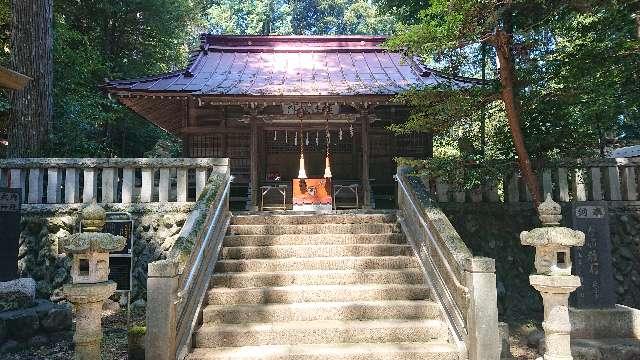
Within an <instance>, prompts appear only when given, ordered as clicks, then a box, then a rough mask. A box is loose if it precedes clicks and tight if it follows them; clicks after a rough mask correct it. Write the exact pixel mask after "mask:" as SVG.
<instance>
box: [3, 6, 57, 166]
mask: <svg viewBox="0 0 640 360" xmlns="http://www.w3.org/2000/svg"><path fill="white" fill-rule="evenodd" d="M52 4H53V2H52V0H12V1H11V15H12V19H13V24H12V27H11V68H12V69H13V70H15V71H18V72H20V73H22V74H24V75H27V76H30V77H31V78H32V79H33V80H32V81H30V82H29V83H28V84H27V86H26V87H25V88H24V89H23V90H20V91H13V92H11V94H10V95H9V101H10V104H11V110H10V112H9V149H8V157H39V156H43V155H44V147H45V144H46V142H47V135H48V134H49V129H50V127H51V121H52V116H53V115H52V114H53V96H52V90H53V29H52Z"/></svg>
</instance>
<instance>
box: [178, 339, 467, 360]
mask: <svg viewBox="0 0 640 360" xmlns="http://www.w3.org/2000/svg"><path fill="white" fill-rule="evenodd" d="M187 359H188V360H328V359H330V360H459V359H462V358H461V357H459V356H458V353H457V352H456V350H455V348H454V347H453V346H452V345H450V344H446V343H438V342H428V343H397V344H372V343H359V344H302V345H262V346H244V347H225V348H217V349H207V348H196V349H194V350H193V352H192V353H191V354H190V355H189V357H188V358H187Z"/></svg>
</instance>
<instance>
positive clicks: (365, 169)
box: [360, 114, 371, 209]
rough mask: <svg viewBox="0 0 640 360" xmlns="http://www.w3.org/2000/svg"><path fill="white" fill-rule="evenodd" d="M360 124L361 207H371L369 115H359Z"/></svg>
mask: <svg viewBox="0 0 640 360" xmlns="http://www.w3.org/2000/svg"><path fill="white" fill-rule="evenodd" d="M360 123H361V125H362V131H361V132H362V177H361V179H362V207H363V208H365V209H368V208H370V207H371V186H370V185H369V115H368V114H362V115H361V116H360Z"/></svg>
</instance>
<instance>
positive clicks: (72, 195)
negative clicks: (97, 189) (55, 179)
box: [64, 168, 80, 204]
mask: <svg viewBox="0 0 640 360" xmlns="http://www.w3.org/2000/svg"><path fill="white" fill-rule="evenodd" d="M79 199H80V173H79V172H78V169H76V168H67V169H66V170H65V178H64V202H65V203H67V204H75V203H77V202H78V200H79Z"/></svg>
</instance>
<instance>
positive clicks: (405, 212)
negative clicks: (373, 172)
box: [396, 168, 500, 360]
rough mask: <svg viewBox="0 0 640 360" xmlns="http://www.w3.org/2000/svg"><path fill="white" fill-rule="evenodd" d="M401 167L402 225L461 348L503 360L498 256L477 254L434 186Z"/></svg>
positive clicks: (482, 358) (486, 359) (476, 357)
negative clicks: (436, 199)
mask: <svg viewBox="0 0 640 360" xmlns="http://www.w3.org/2000/svg"><path fill="white" fill-rule="evenodd" d="M407 173H408V170H407V169H402V168H399V169H398V174H397V175H396V180H397V182H398V207H399V210H400V223H401V225H402V229H403V231H404V233H405V234H406V236H407V239H408V240H409V243H410V244H411V246H412V247H413V249H414V251H415V253H416V255H417V256H418V259H419V261H420V264H421V266H422V269H423V271H424V274H425V279H426V281H427V283H428V285H429V286H430V288H432V289H433V295H434V296H435V298H436V300H437V301H438V302H439V303H441V304H442V309H443V317H444V318H445V319H446V321H447V323H448V325H449V328H450V330H451V334H452V337H453V339H454V341H455V343H456V344H457V346H458V349H459V351H461V352H465V353H467V354H468V358H469V359H470V360H497V359H499V358H500V341H499V333H498V307H497V293H496V274H495V261H494V259H490V258H484V257H476V256H473V254H472V253H471V251H470V250H469V248H468V247H467V246H466V245H465V243H464V242H463V240H462V238H460V235H458V233H457V232H456V230H455V229H454V227H453V225H451V223H450V222H449V220H448V219H447V217H446V216H445V214H444V213H443V212H442V211H441V210H440V209H438V208H437V207H436V206H434V205H432V204H431V202H430V199H429V197H428V196H429V189H428V188H427V187H425V186H424V183H423V182H422V181H421V180H420V179H419V178H417V177H411V176H407V175H406V174H407Z"/></svg>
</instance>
